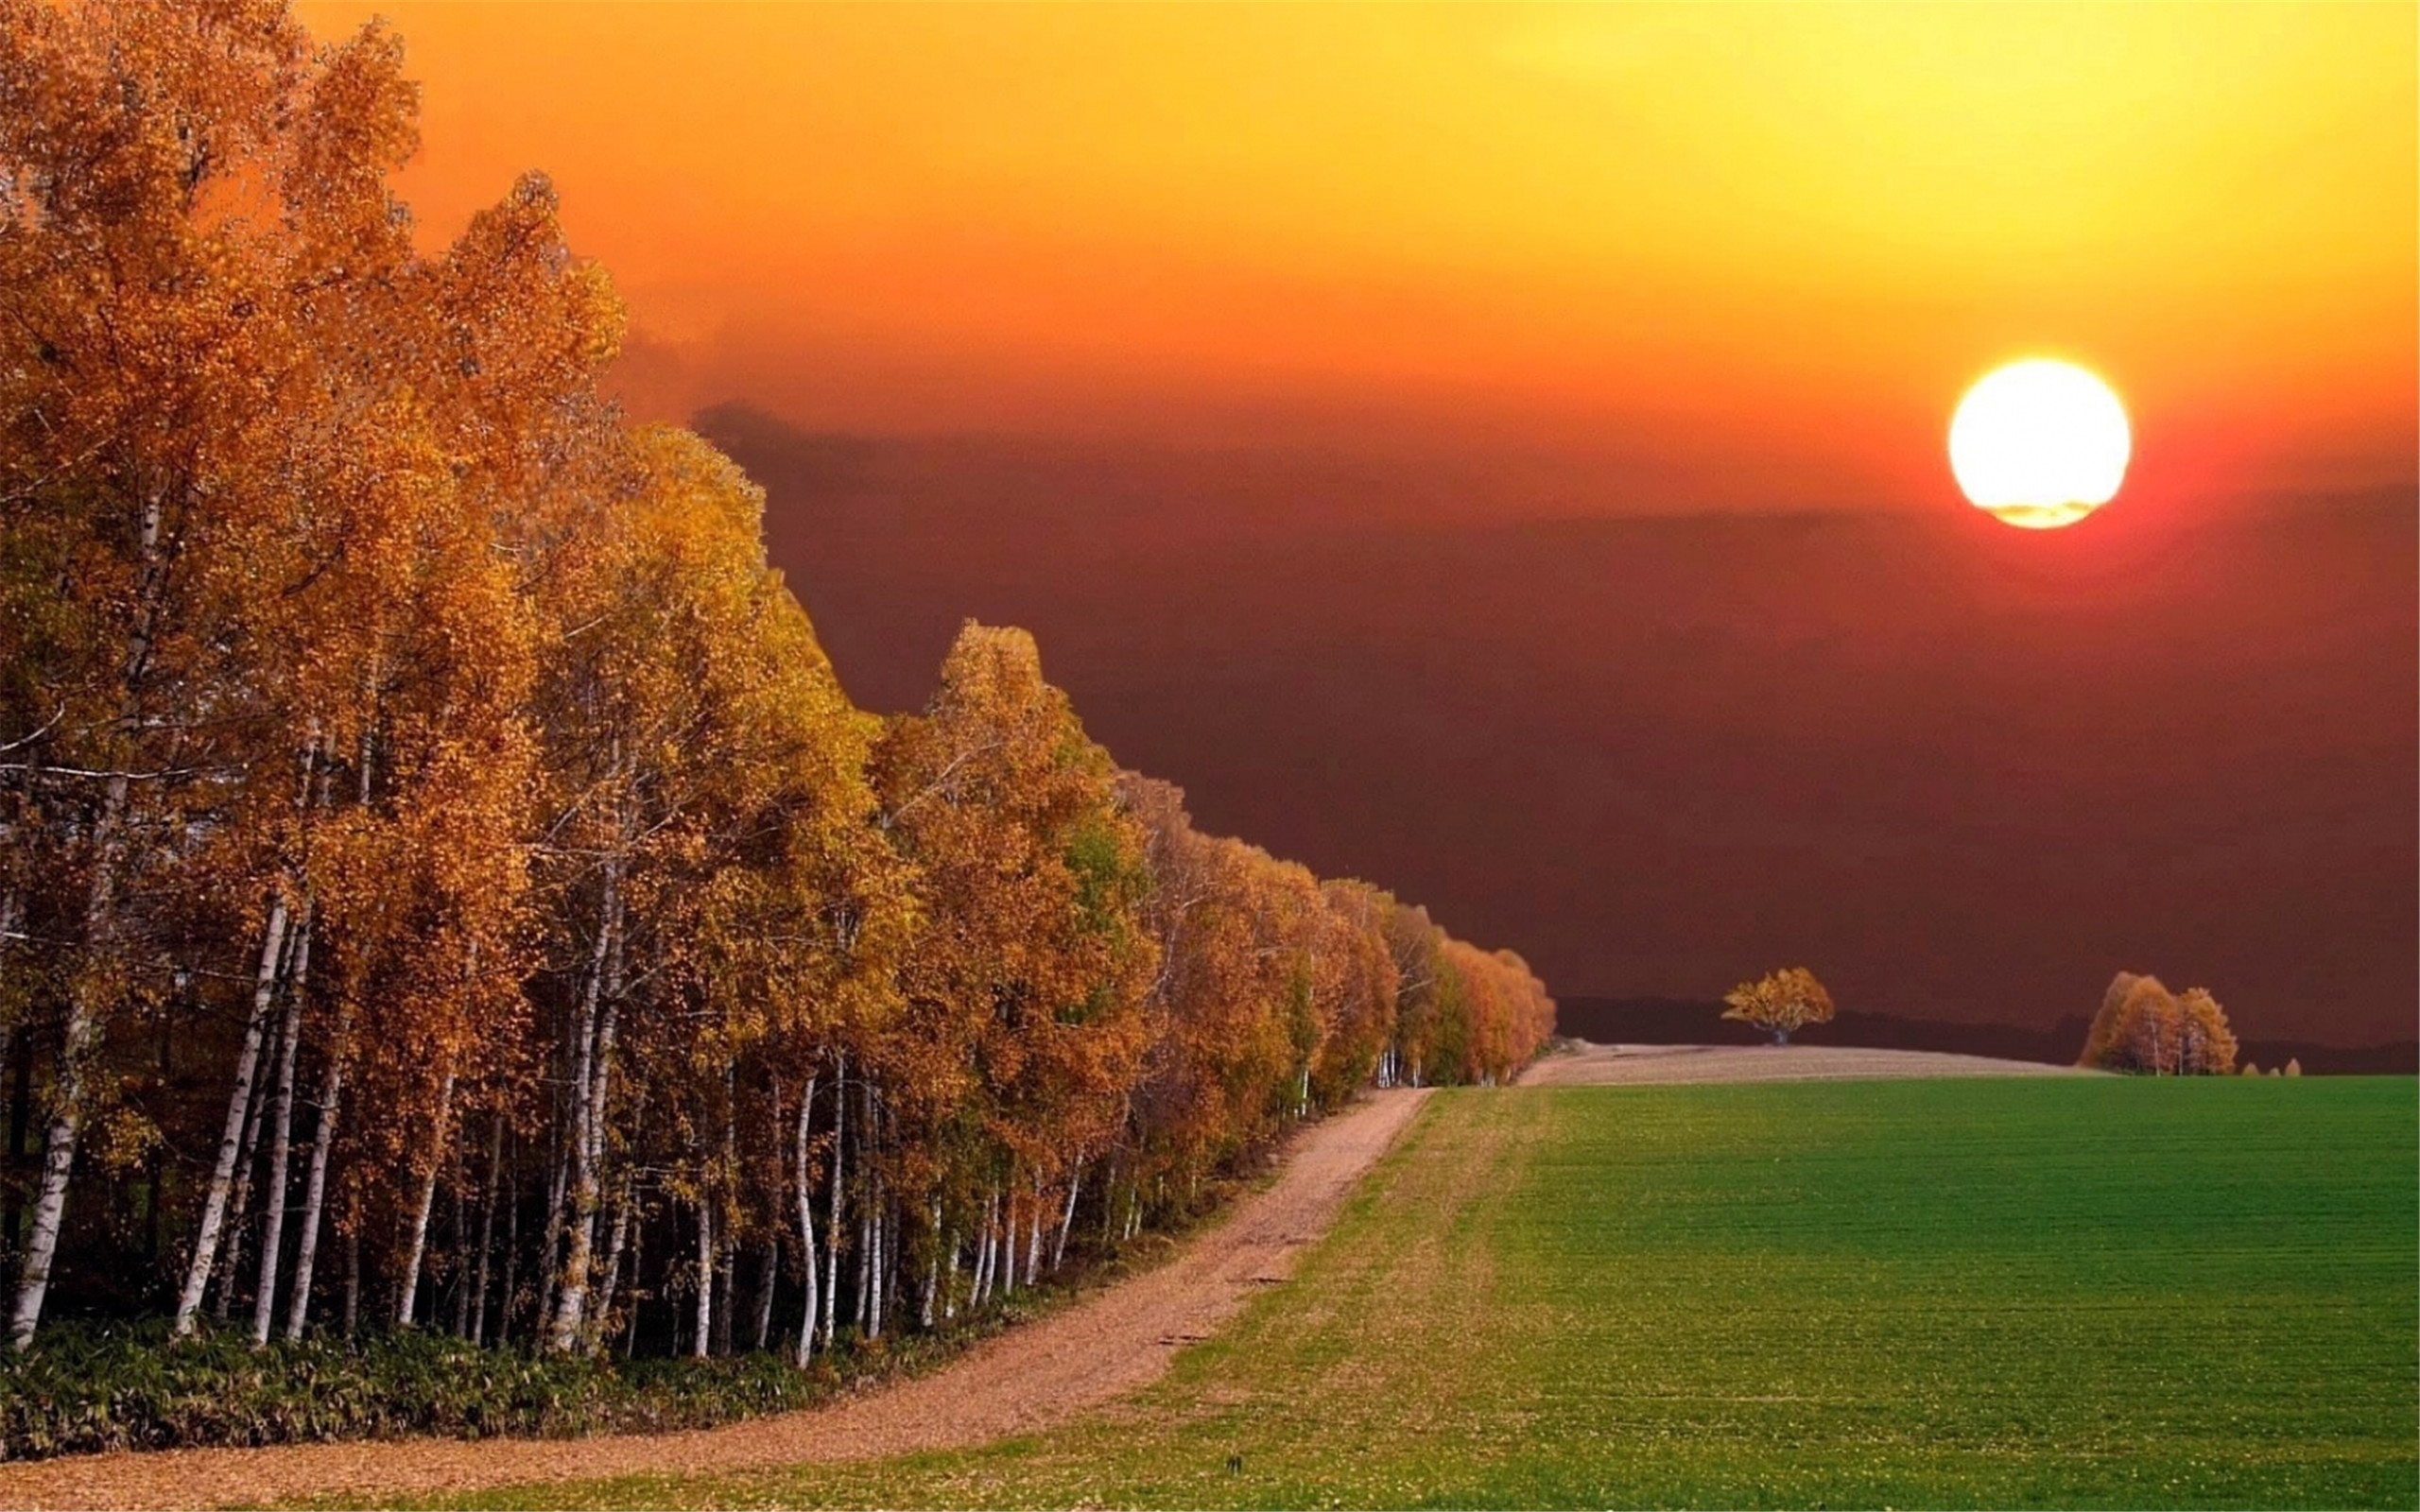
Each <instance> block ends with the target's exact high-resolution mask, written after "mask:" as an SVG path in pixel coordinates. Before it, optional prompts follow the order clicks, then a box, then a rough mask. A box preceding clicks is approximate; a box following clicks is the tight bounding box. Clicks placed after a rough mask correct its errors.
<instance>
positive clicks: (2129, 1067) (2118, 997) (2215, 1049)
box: [2076, 971, 2237, 1076]
mask: <svg viewBox="0 0 2420 1512" xmlns="http://www.w3.org/2000/svg"><path fill="white" fill-rule="evenodd" d="M2236 1052H2237V1045H2236V1038H2235V1031H2234V1030H2233V1029H2232V1028H2230V1027H2229V1026H2228V1024H2227V1016H2226V1010H2225V1009H2223V1008H2221V1007H2220V1006H2219V1000H2218V999H2217V998H2215V997H2212V996H2211V995H2210V993H2209V991H2208V989H2207V988H2198V987H2197V988H2190V989H2189V990H2187V991H2186V992H2184V993H2182V994H2172V993H2170V992H2169V990H2168V988H2166V987H2165V986H2163V985H2161V982H2160V980H2159V978H2158V977H2155V976H2136V975H2135V973H2134V972H2132V971H2120V972H2118V975H2117V976H2116V977H2115V978H2113V979H2112V980H2111V982H2110V984H2109V990H2108V991H2107V992H2105V993H2103V994H2102V996H2101V1002H2100V1012H2099V1013H2097V1014H2095V1015H2094V1016H2093V1021H2092V1028H2091V1029H2090V1031H2089V1032H2087V1033H2086V1035H2085V1036H2084V1047H2083V1056H2082V1057H2079V1058H2078V1060H2077V1062H2076V1063H2077V1064H2078V1065H2081V1066H2090V1067H2096V1068H2098V1069H2100V1070H2102V1071H2125V1072H2134V1073H2136V1074H2142V1075H2150V1076H2224V1075H2229V1074H2233V1073H2234V1071H2235V1060H2236Z"/></svg>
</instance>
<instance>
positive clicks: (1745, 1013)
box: [1722, 966, 1832, 1045]
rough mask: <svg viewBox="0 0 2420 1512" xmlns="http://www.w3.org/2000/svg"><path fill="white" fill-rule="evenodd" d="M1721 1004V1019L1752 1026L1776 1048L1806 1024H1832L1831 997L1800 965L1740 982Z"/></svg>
mask: <svg viewBox="0 0 2420 1512" xmlns="http://www.w3.org/2000/svg"><path fill="white" fill-rule="evenodd" d="M1722 1001H1723V1002H1724V1003H1726V1004H1728V1005H1730V1006H1729V1007H1728V1008H1727V1009H1726V1010H1725V1011H1724V1013H1723V1015H1722V1016H1723V1017H1724V1018H1726V1019H1732V1020H1737V1021H1738V1022H1745V1023H1753V1024H1755V1026H1756V1027H1757V1028H1759V1029H1762V1030H1764V1031H1765V1032H1766V1033H1767V1034H1770V1035H1772V1037H1773V1043H1775V1044H1777V1045H1786V1044H1788V1043H1789V1037H1790V1036H1791V1035H1792V1034H1793V1033H1795V1032H1797V1031H1798V1030H1800V1029H1803V1028H1805V1027H1806V1025H1808V1024H1810V1023H1829V1022H1832V994H1831V993H1829V992H1827V991H1825V990H1824V984H1823V983H1821V982H1818V981H1817V980H1815V973H1814V972H1812V971H1808V970H1807V969H1806V968H1805V967H1803V966H1792V967H1787V968H1784V969H1783V970H1781V971H1772V972H1768V973H1767V974H1765V975H1764V976H1761V977H1759V978H1757V979H1756V980H1755V981H1754V982H1742V983H1740V984H1739V985H1738V986H1737V987H1735V988H1732V989H1731V990H1730V992H1728V993H1727V994H1725V995H1724V997H1723V999H1722Z"/></svg>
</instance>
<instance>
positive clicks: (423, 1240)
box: [395, 1068, 454, 1329]
mask: <svg viewBox="0 0 2420 1512" xmlns="http://www.w3.org/2000/svg"><path fill="white" fill-rule="evenodd" d="M453 1111H454V1073H453V1071H452V1069H451V1068H448V1069H447V1071H446V1073H445V1075H444V1078H443V1079H442V1080H441V1081H440V1082H439V1083H438V1085H437V1122H436V1124H435V1125H434V1126H433V1127H432V1128H431V1129H430V1131H429V1140H428V1143H429V1150H428V1171H427V1174H426V1175H424V1176H423V1177H421V1181H420V1191H419V1193H418V1194H416V1195H415V1196H414V1198H413V1200H412V1222H411V1240H410V1243H409V1245H408V1246H407V1258H406V1260H405V1263H404V1275H403V1285H402V1288H401V1292H400V1295H399V1296H398V1297H396V1299H395V1326H396V1327H397V1328H402V1329H407V1328H410V1327H411V1326H412V1313H413V1311H414V1304H415V1303H416V1302H418V1301H419V1299H420V1268H421V1262H422V1261H423V1259H425V1258H426V1257H427V1254H428V1211H429V1209H430V1208H432V1207H433V1206H435V1205H436V1202H437V1174H438V1172H439V1171H440V1170H441V1169H442V1168H443V1167H444V1164H445V1126H446V1123H447V1120H448V1119H450V1118H451V1117H452V1115H453Z"/></svg>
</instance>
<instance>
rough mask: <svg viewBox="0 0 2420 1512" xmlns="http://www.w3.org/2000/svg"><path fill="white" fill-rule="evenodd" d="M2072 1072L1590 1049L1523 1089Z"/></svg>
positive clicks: (1954, 1061)
mask: <svg viewBox="0 0 2420 1512" xmlns="http://www.w3.org/2000/svg"><path fill="white" fill-rule="evenodd" d="M2090 1074H2092V1073H2090V1072H2082V1071H2078V1070H2076V1069H2075V1068H2074V1067H2072V1066H2045V1065H2042V1064H2040V1063H2039V1062H2036V1061H2031V1060H1994V1059H1992V1058H1990V1057H1985V1056H1951V1055H1943V1054H1941V1053H1940V1052H1938V1051H1932V1050H1858V1049H1852V1048H1847V1047H1843V1046H1840V1045H1595V1044H1583V1045H1582V1046H1581V1048H1579V1049H1578V1050H1575V1051H1572V1052H1571V1053H1569V1054H1567V1055H1559V1056H1548V1057H1546V1058H1545V1059H1543V1060H1540V1061H1539V1062H1537V1063H1536V1064H1535V1065H1533V1066H1531V1067H1530V1069H1529V1071H1528V1073H1527V1074H1524V1075H1523V1076H1522V1077H1521V1085H1522V1086H1524V1087H1670V1086H1676V1085H1679V1084H1680V1083H1683V1082H1698V1081H1871V1080H1875V1079H1877V1078H1881V1077H1892V1076H2083V1075H2090Z"/></svg>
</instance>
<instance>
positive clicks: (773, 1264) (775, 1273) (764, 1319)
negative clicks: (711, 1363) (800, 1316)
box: [749, 1229, 782, 1354]
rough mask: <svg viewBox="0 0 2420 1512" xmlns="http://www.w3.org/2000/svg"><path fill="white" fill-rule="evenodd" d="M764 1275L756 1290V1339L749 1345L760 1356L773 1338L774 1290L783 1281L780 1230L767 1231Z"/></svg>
mask: <svg viewBox="0 0 2420 1512" xmlns="http://www.w3.org/2000/svg"><path fill="white" fill-rule="evenodd" d="M763 1274H764V1283H763V1284H762V1285H761V1286H759V1287H758V1288H757V1290H756V1330H755V1338H754V1340H753V1341H752V1343H751V1344H750V1345H749V1348H750V1349H754V1350H755V1351H756V1352H758V1353H759V1354H762V1353H763V1352H764V1350H765V1346H766V1345H767V1344H768V1343H769V1342H771V1340H772V1337H773V1288H774V1284H775V1283H776V1282H778V1281H779V1280H781V1279H782V1237H781V1231H780V1230H779V1229H767V1230H766V1233H765V1269H764V1273H763Z"/></svg>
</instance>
